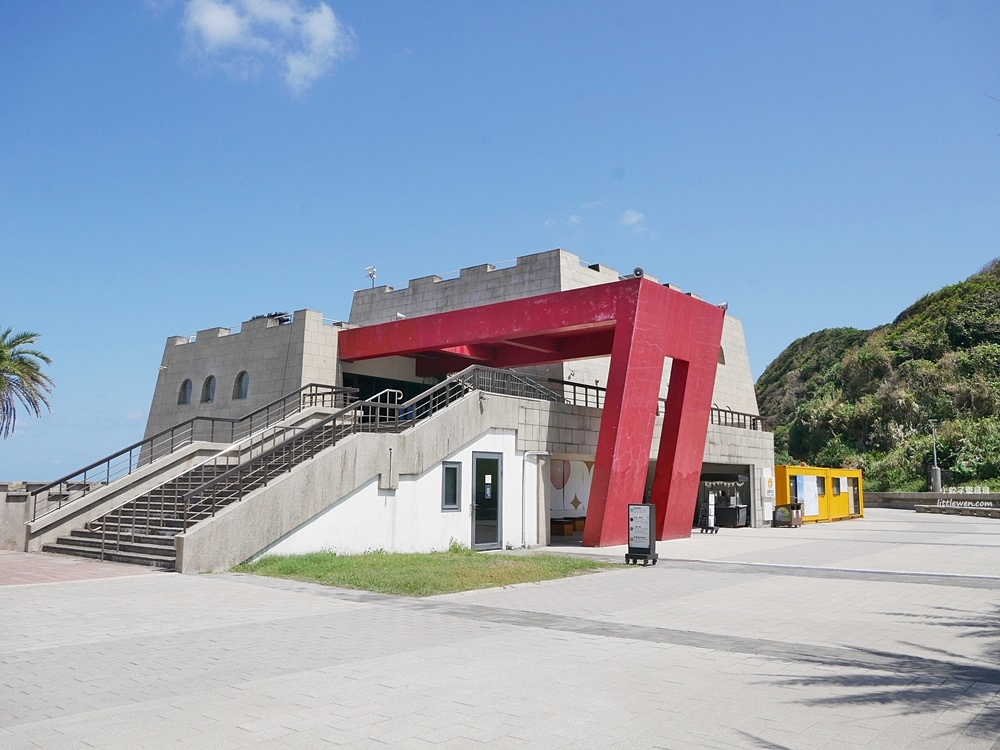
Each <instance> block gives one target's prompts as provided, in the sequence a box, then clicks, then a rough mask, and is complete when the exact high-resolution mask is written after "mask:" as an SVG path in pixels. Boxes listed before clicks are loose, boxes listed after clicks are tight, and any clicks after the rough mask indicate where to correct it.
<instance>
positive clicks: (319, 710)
mask: <svg viewBox="0 0 1000 750" xmlns="http://www.w3.org/2000/svg"><path fill="white" fill-rule="evenodd" d="M867 516H868V517H867V518H865V519H863V520H857V521H849V522H841V523H836V524H824V525H821V526H807V527H804V528H801V529H739V530H725V529H724V530H722V532H720V533H719V534H718V535H701V534H695V535H694V536H693V537H692V538H691V539H689V540H682V541H678V542H670V543H666V544H661V545H660V547H659V550H658V551H659V553H660V562H659V564H658V565H656V566H655V567H653V566H649V567H645V568H643V567H638V568H633V567H629V568H625V567H623V568H620V569H615V570H611V571H608V572H602V573H598V574H593V575H586V576H580V577H576V578H570V579H564V580H561V581H551V582H546V583H540V584H525V585H521V586H512V587H508V588H506V589H491V590H485V591H476V592H465V593H462V594H454V595H448V596H440V597H432V598H428V599H420V600H413V599H402V598H397V597H389V596H382V595H376V594H370V593H366V592H355V591H345V590H341V589H328V588H323V587H319V586H313V585H309V584H300V583H295V582H286V581H276V580H269V579H261V578H254V577H251V576H240V575H232V574H227V575H213V576H181V575H177V574H165V573H157V574H149V575H128V576H119V577H108V578H87V577H84V578H83V579H82V580H68V581H65V582H62V583H59V582H48V583H46V584H45V585H37V584H31V583H21V584H20V585H9V586H5V587H0V608H2V609H0V611H2V612H3V628H2V630H0V747H4V748H36V747H42V748H88V747H98V748H182V747H183V748H202V747H204V748H248V747H260V748H265V747H266V748H283V747H300V748H312V747H337V746H343V747H380V748H384V747H386V746H391V747H400V748H426V747H451V748H470V747H474V748H630V749H634V748H702V747H708V748H744V747H758V748H858V747H871V748H951V747H954V748H997V747H1000V743H998V738H1000V697H998V692H1000V663H998V662H1000V628H998V625H1000V571H998V570H997V567H998V561H1000V555H998V554H997V553H998V552H1000V522H997V521H992V520H988V519H976V518H961V517H956V518H950V517H932V516H924V515H919V516H918V515H917V514H915V513H911V512H906V511H894V510H869V511H868V514H867ZM620 552H621V554H623V552H622V551H620V550H610V551H609V550H606V549H605V550H600V551H592V552H589V553H588V552H583V551H581V552H579V554H597V555H609V554H613V555H615V557H616V558H617V559H619V560H620V559H622V557H621V555H619V553H620ZM31 557H32V558H36V556H31ZM44 558H45V556H38V557H37V558H36V559H39V560H41V559H44ZM8 560H9V556H0V582H2V581H3V580H4V578H5V577H7V576H6V575H5V571H6V568H5V565H6V563H7V561H8ZM28 562H29V563H30V561H28ZM25 564H27V563H22V567H23V565H25ZM105 565H107V564H105ZM128 570H132V569H131V568H129V569H128ZM21 575H23V572H22V574H21ZM77 578H80V576H77Z"/></svg>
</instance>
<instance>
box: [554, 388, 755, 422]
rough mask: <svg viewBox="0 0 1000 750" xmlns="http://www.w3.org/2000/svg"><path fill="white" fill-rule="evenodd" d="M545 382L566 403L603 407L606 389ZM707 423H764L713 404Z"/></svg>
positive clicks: (659, 410)
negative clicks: (559, 394) (560, 394)
mask: <svg viewBox="0 0 1000 750" xmlns="http://www.w3.org/2000/svg"><path fill="white" fill-rule="evenodd" d="M546 380H547V382H549V383H552V384H553V386H554V387H555V388H558V389H559V390H561V391H562V396H563V400H565V402H566V403H567V404H573V405H574V406H591V407H595V408H598V409H603V408H604V398H605V394H606V391H607V389H606V388H601V387H600V386H596V385H587V384H586V383H576V382H573V381H572V380H558V379H556V378H547V379H546ZM666 403H667V400H666V399H665V398H661V399H660V401H659V405H658V406H657V411H656V415H657V416H660V415H662V414H664V413H665V412H666ZM709 423H710V424H714V425H719V426H721V427H739V428H742V429H744V430H763V429H764V423H763V421H762V420H761V418H760V416H759V415H757V414H747V413H746V412H741V411H733V410H732V409H722V408H720V407H718V406H713V407H712V409H711V412H710V414H709Z"/></svg>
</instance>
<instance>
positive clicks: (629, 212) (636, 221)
mask: <svg viewBox="0 0 1000 750" xmlns="http://www.w3.org/2000/svg"><path fill="white" fill-rule="evenodd" d="M645 218H646V217H645V215H644V214H643V213H642V211H636V210H635V209H634V208H626V209H625V212H624V213H623V214H622V215H621V219H620V221H621V223H622V226H623V227H629V228H630V229H634V230H636V231H638V230H639V229H640V228H641V227H642V221H643V219H645Z"/></svg>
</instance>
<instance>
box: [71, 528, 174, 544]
mask: <svg viewBox="0 0 1000 750" xmlns="http://www.w3.org/2000/svg"><path fill="white" fill-rule="evenodd" d="M175 536H177V535H176V534H175V533H170V534H151V533H146V529H145V527H143V528H142V529H136V532H135V536H133V535H132V528H131V527H130V526H123V527H122V530H121V537H119V535H118V527H111V526H109V527H108V528H107V529H105V530H104V531H103V532H102V530H101V529H100V528H97V529H73V530H72V531H71V532H70V533H69V538H72V539H79V540H81V543H83V542H84V541H86V542H96V543H97V544H100V542H101V539H102V538H103V539H105V540H108V541H111V540H114V539H118V538H121V539H123V540H128V542H129V544H146V545H150V546H153V545H156V546H160V547H169V548H170V549H173V548H174V537H175ZM62 538H63V537H60V539H62ZM85 546H91V545H90V544H86V545H85Z"/></svg>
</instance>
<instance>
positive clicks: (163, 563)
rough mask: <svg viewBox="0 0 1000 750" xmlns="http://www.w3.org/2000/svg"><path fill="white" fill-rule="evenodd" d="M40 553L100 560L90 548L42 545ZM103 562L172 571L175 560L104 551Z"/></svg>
mask: <svg viewBox="0 0 1000 750" xmlns="http://www.w3.org/2000/svg"><path fill="white" fill-rule="evenodd" d="M42 552H55V553H56V554H60V555H75V556H76V557H88V558H90V559H92V560H100V559H101V550H99V549H93V548H91V547H80V546H77V545H69V544H60V543H58V542H57V543H55V544H45V545H42ZM104 560H105V561H108V562H122V563H131V564H133V565H146V566H148V567H151V568H162V569H164V570H173V569H174V565H175V564H176V560H175V558H173V557H163V556H160V555H141V554H136V553H133V552H111V551H108V550H105V552H104Z"/></svg>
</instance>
